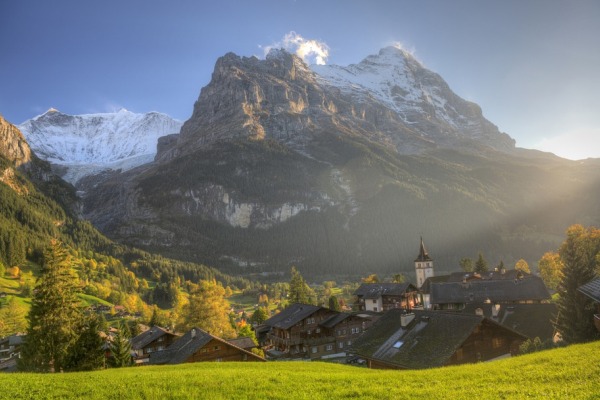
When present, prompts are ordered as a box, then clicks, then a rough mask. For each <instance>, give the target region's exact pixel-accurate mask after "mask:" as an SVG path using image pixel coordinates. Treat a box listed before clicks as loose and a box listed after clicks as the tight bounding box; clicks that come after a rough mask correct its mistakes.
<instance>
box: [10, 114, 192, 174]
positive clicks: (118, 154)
mask: <svg viewBox="0 0 600 400" xmlns="http://www.w3.org/2000/svg"><path fill="white" fill-rule="evenodd" d="M181 125H182V122H181V121H177V120H174V119H173V118H171V117H169V116H168V115H166V114H162V113H158V112H149V113H145V114H137V113H133V112H131V111H128V110H126V109H124V108H122V109H120V110H119V111H117V112H114V113H96V114H82V115H68V114H63V113H61V112H60V111H58V110H56V109H54V108H51V109H49V110H48V111H46V112H45V113H44V114H41V115H38V116H36V117H34V118H32V119H30V120H28V121H25V122H24V123H22V124H21V125H19V126H18V128H19V129H20V130H21V132H23V135H24V136H25V138H26V139H27V141H28V142H29V144H30V146H31V148H32V149H33V150H34V152H35V153H36V154H37V155H38V156H39V157H40V158H42V159H44V160H47V161H49V162H51V163H53V164H58V165H62V166H65V167H67V168H68V169H70V170H71V171H70V172H71V173H70V174H69V173H67V175H66V176H65V179H67V180H70V181H71V182H75V180H77V179H79V178H80V177H81V176H82V173H80V172H75V170H77V171H80V170H81V167H82V166H85V168H84V170H85V173H83V175H85V174H87V173H90V172H91V173H93V172H96V171H101V170H104V169H109V168H112V169H114V168H122V169H129V168H133V167H135V166H138V165H141V164H144V163H147V162H150V161H152V160H153V158H154V155H155V154H156V144H157V141H158V138H159V137H161V136H165V135H169V134H172V133H178V132H179V130H180V128H181Z"/></svg>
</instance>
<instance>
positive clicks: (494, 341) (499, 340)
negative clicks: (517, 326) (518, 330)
mask: <svg viewBox="0 0 600 400" xmlns="http://www.w3.org/2000/svg"><path fill="white" fill-rule="evenodd" d="M503 343H504V340H503V339H502V338H499V337H495V338H493V339H492V347H493V348H494V349H497V348H499V347H502V344H503Z"/></svg>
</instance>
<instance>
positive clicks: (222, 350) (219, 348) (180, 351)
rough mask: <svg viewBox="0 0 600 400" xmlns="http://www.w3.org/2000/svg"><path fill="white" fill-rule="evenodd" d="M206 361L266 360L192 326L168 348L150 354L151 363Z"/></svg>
mask: <svg viewBox="0 0 600 400" xmlns="http://www.w3.org/2000/svg"><path fill="white" fill-rule="evenodd" d="M205 361H265V359H264V358H262V357H260V356H258V355H256V354H254V353H252V352H250V351H247V350H244V349H242V348H239V347H237V346H235V345H233V344H231V343H229V342H228V341H226V340H224V339H221V338H219V337H216V336H213V335H211V334H210V333H208V332H205V331H203V330H202V329H200V328H192V329H191V330H190V331H188V332H187V333H186V334H185V335H183V336H182V337H180V338H179V339H177V340H176V341H174V342H173V344H171V345H170V346H169V347H168V348H167V349H166V350H163V351H158V352H156V353H151V354H150V364H182V363H191V362H205Z"/></svg>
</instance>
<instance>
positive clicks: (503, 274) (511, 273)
mask: <svg viewBox="0 0 600 400" xmlns="http://www.w3.org/2000/svg"><path fill="white" fill-rule="evenodd" d="M530 276H532V275H531V274H527V273H524V272H521V271H519V270H515V269H511V270H507V269H505V270H502V271H490V272H484V273H482V274H479V273H477V272H463V271H458V272H452V273H451V274H448V275H438V276H432V277H429V278H427V279H425V282H423V286H421V291H422V292H423V293H429V292H430V288H431V284H432V283H442V282H464V281H467V282H471V281H475V280H491V281H498V280H508V281H514V280H515V279H524V278H527V277H530Z"/></svg>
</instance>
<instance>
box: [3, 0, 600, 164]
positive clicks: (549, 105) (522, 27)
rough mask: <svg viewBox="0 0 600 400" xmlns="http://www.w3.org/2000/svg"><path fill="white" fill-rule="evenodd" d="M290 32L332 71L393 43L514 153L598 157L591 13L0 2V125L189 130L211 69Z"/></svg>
mask: <svg viewBox="0 0 600 400" xmlns="http://www.w3.org/2000/svg"><path fill="white" fill-rule="evenodd" d="M290 32H295V33H296V34H297V35H300V36H301V37H302V38H304V39H305V40H307V41H309V40H315V41H316V43H318V44H320V45H322V46H325V45H326V46H327V47H328V56H327V57H326V62H327V63H330V64H339V65H348V64H351V63H357V62H359V61H360V60H362V59H363V58H364V57H366V56H367V55H369V54H374V53H376V52H377V51H378V50H379V49H380V48H382V47H384V46H387V45H391V44H394V43H402V45H403V47H404V48H405V49H407V50H410V51H412V52H413V53H414V55H415V56H416V57H417V58H418V59H419V60H420V61H421V62H422V63H423V64H424V65H425V66H427V67H428V68H430V69H432V70H433V71H435V72H437V73H439V74H440V75H441V76H442V77H443V78H444V79H445V80H446V81H447V82H448V83H449V85H450V87H451V88H452V89H453V90H454V91H455V92H456V93H457V94H458V95H460V96H462V97H464V98H466V99H468V100H471V101H474V102H476V103H478V104H479V105H480V106H481V107H482V109H483V113H484V115H485V116H486V117H487V118H488V119H489V120H490V121H492V122H493V123H495V124H496V125H498V127H499V128H500V130H501V131H504V132H506V133H508V134H509V135H511V136H512V137H513V138H515V139H516V140H517V146H520V147H527V148H538V149H542V150H547V151H552V152H554V153H556V154H559V155H561V156H563V157H568V158H574V159H578V158H585V157H600V140H599V139H600V96H599V94H600V76H599V72H600V1H597V0H592V1H586V0H578V1H574V2H569V1H566V0H565V1H554V0H514V1H513V0H503V1H487V0H453V1H450V0H439V1H429V0H419V1H416V0H411V1H405V0H395V1H376V0H370V1H352V0H339V1H338V0H329V1H325V0H321V1H302V0H297V1H291V0H273V1H267V0H265V1H249V0H246V1H232V0H222V1H184V0H179V1H178V0H175V1H166V0H165V1H154V0H144V1H127V0H120V1H113V0H104V1H81V0H77V1H69V0H54V1H47V0H44V1H38V0H28V1H21V0H0V114H2V115H3V116H4V117H5V118H6V119H7V120H9V121H10V122H12V123H15V124H19V123H21V122H23V121H24V120H26V119H28V118H31V117H33V116H35V115H37V114H40V113H43V112H44V111H46V110H47V109H48V108H50V107H54V108H57V109H59V110H60V111H62V112H65V113H67V114H82V113H92V112H108V111H113V110H117V109H119V108H121V107H124V108H127V109H128V110H131V111H134V112H147V111H161V112H165V113H167V114H169V115H171V116H173V117H175V118H178V119H181V120H186V119H187V118H189V116H190V115H191V113H192V107H193V104H194V101H195V100H196V99H197V97H198V95H199V93H200V89H201V88H202V87H203V86H205V85H206V84H207V83H208V82H209V80H210V77H211V73H212V70H213V67H214V64H215V61H216V60H217V58H218V57H220V56H222V55H224V54H225V53H227V52H230V51H232V52H234V53H236V54H239V55H243V56H251V55H256V56H259V57H263V56H264V54H263V51H264V48H265V47H268V46H272V45H274V44H277V43H280V44H281V43H283V39H284V37H285V36H286V35H288V34H290ZM308 60H309V61H314V58H310V57H309V59H308Z"/></svg>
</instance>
